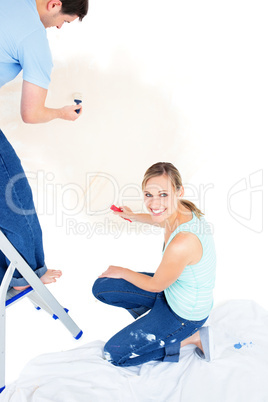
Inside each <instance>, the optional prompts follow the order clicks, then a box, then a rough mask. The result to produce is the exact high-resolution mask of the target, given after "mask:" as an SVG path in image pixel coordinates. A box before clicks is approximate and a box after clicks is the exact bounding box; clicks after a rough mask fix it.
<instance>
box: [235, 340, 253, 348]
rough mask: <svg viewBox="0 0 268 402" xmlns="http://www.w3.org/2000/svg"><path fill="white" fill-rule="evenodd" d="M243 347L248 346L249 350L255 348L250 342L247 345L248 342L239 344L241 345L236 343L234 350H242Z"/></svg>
mask: <svg viewBox="0 0 268 402" xmlns="http://www.w3.org/2000/svg"><path fill="white" fill-rule="evenodd" d="M243 346H246V347H247V348H249V347H252V346H253V342H249V343H246V342H243V343H241V342H239V343H236V344H235V345H234V348H235V349H241V348H242V347H243Z"/></svg>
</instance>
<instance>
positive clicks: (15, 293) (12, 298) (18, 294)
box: [6, 286, 33, 307]
mask: <svg viewBox="0 0 268 402" xmlns="http://www.w3.org/2000/svg"><path fill="white" fill-rule="evenodd" d="M32 291H33V288H32V287H31V286H30V287H29V288H27V289H24V290H23V291H20V290H15V289H10V290H9V291H8V292H7V297H6V307H8V306H10V305H11V304H13V303H15V302H16V301H18V300H19V299H21V298H22V297H24V296H26V295H28V294H29V293H30V292H32Z"/></svg>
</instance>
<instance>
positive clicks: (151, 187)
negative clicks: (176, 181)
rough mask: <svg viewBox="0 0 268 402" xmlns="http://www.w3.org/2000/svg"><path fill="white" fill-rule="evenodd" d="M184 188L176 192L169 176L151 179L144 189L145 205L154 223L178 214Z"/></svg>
mask: <svg viewBox="0 0 268 402" xmlns="http://www.w3.org/2000/svg"><path fill="white" fill-rule="evenodd" d="M182 192H183V188H181V189H180V190H179V191H176V190H175V188H174V187H173V185H172V183H171V180H170V178H169V177H168V176H166V175H162V176H156V177H152V178H151V179H149V180H148V181H147V183H146V185H145V188H144V191H143V193H144V203H145V206H146V208H147V210H148V212H149V213H150V214H151V216H152V217H153V219H154V221H155V222H157V223H161V222H163V221H165V220H166V219H168V218H170V217H171V216H172V215H175V214H177V212H178V198H179V197H180V196H181V195H182Z"/></svg>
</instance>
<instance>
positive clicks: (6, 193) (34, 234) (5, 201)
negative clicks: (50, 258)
mask: <svg viewBox="0 0 268 402" xmlns="http://www.w3.org/2000/svg"><path fill="white" fill-rule="evenodd" d="M0 229H1V230H2V232H3V233H4V234H5V235H6V237H7V238H8V239H9V240H10V242H11V243H12V244H13V246H14V247H15V248H16V249H17V250H18V251H19V253H20V254H21V255H22V256H23V258H24V259H25V260H26V261H27V262H28V264H29V265H30V267H31V268H32V269H33V270H34V271H35V273H36V274H37V275H38V276H39V277H41V276H42V275H44V273H45V272H46V271H47V268H46V266H45V262H44V251H43V241H42V231H41V228H40V224H39V221H38V218H37V215H36V212H35V207H34V203H33V197H32V191H31V188H30V186H29V183H28V180H27V178H26V176H25V173H24V171H23V168H22V166H21V163H20V160H19V158H18V156H17V155H16V153H15V151H14V149H13V148H12V146H11V145H10V143H9V142H8V141H7V139H6V137H5V136H4V134H3V132H2V131H1V130H0ZM8 265H9V261H8V260H7V259H6V257H5V256H4V254H3V253H2V252H1V251H0V283H1V282H2V279H3V277H4V275H5V272H6V269H7V267H8ZM25 285H27V282H26V281H25V279H24V278H22V277H21V275H20V273H19V272H18V271H17V270H16V271H15V273H14V276H13V278H12V280H11V283H10V286H11V287H13V286H25Z"/></svg>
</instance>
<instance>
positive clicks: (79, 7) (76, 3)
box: [61, 0, 88, 21]
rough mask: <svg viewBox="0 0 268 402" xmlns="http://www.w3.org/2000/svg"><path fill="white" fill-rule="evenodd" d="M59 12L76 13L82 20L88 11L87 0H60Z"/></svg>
mask: <svg viewBox="0 0 268 402" xmlns="http://www.w3.org/2000/svg"><path fill="white" fill-rule="evenodd" d="M61 2H62V8H61V12H62V13H63V14H68V15H77V16H78V17H79V20H80V21H82V19H83V18H84V16H85V15H87V12H88V0H61Z"/></svg>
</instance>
